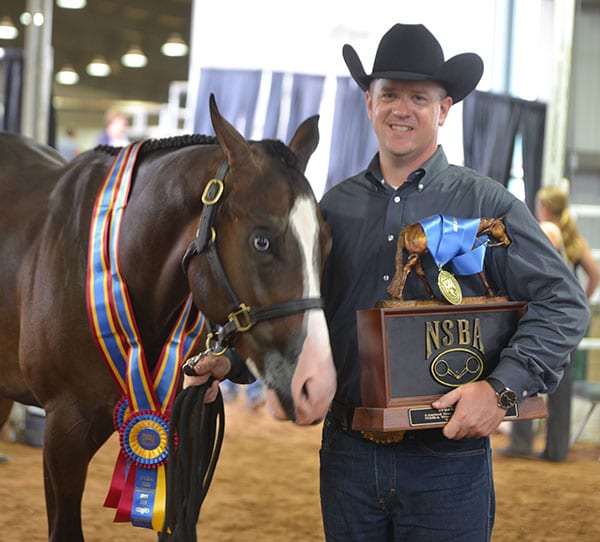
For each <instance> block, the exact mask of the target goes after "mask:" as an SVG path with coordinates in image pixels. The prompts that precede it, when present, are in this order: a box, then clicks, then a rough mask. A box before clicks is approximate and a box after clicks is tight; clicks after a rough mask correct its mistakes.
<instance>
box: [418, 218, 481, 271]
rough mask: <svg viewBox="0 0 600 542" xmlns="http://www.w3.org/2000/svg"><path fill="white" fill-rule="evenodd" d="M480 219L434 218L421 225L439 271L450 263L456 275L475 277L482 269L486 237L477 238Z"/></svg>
mask: <svg viewBox="0 0 600 542" xmlns="http://www.w3.org/2000/svg"><path fill="white" fill-rule="evenodd" d="M479 222H480V219H479V218H456V217H453V216H445V215H433V216H430V217H429V218H426V219H424V220H421V221H420V224H421V226H423V230H424V231H425V235H426V236H427V248H428V249H429V252H431V255H432V256H433V259H434V260H435V263H436V265H437V266H438V267H439V268H440V269H441V268H442V267H443V266H444V265H446V264H447V263H449V262H450V263H451V265H452V269H453V271H454V272H455V273H456V274H457V275H474V274H476V273H479V272H480V271H481V270H482V269H483V260H484V258H485V249H486V246H487V241H488V238H487V236H485V235H484V236H482V237H481V238H479V239H478V238H477V231H478V230H479Z"/></svg>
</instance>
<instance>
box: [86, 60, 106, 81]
mask: <svg viewBox="0 0 600 542" xmlns="http://www.w3.org/2000/svg"><path fill="white" fill-rule="evenodd" d="M85 71H86V72H88V74H89V75H91V76H92V77H107V76H108V75H110V65H109V64H108V62H106V58H104V57H103V56H102V55H98V56H96V57H94V58H93V60H92V61H91V62H90V63H89V64H88V65H87V66H86V67H85Z"/></svg>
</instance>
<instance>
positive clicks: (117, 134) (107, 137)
mask: <svg viewBox="0 0 600 542" xmlns="http://www.w3.org/2000/svg"><path fill="white" fill-rule="evenodd" d="M104 125H105V128H104V131H103V132H102V133H101V134H100V136H99V137H98V140H97V141H96V144H97V145H110V146H112V147H125V146H126V145H129V137H128V136H127V117H126V116H125V115H124V114H123V113H121V112H120V111H117V110H116V109H109V110H108V111H107V112H106V115H105V116H104Z"/></svg>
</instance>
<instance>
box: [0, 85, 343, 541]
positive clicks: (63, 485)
mask: <svg viewBox="0 0 600 542" xmlns="http://www.w3.org/2000/svg"><path fill="white" fill-rule="evenodd" d="M210 113H211V119H212V123H213V126H214V129H215V133H216V135H217V137H216V139H215V138H206V137H205V138H204V139H203V140H201V141H200V139H199V138H197V137H195V136H184V137H179V138H170V139H165V140H154V141H153V140H150V141H147V142H145V143H144V144H143V145H142V146H141V148H140V151H139V158H138V161H137V163H136V165H135V169H134V171H133V177H132V183H133V184H132V187H131V192H130V196H129V201H128V204H127V206H126V208H125V210H124V212H123V218H122V226H121V233H120V240H119V245H118V247H119V248H118V255H119V258H120V271H121V273H122V275H123V278H124V280H125V283H126V285H127V287H128V290H129V295H130V299H131V305H132V306H133V312H134V316H135V320H136V323H137V327H138V329H139V335H140V337H141V342H142V344H143V348H144V350H145V353H146V358H147V362H148V368H149V370H150V371H152V369H153V367H154V365H155V364H156V362H157V359H158V357H159V354H160V352H161V348H162V345H163V343H164V342H165V340H166V338H167V335H168V334H169V331H170V329H171V328H172V326H173V324H174V321H175V320H176V318H177V315H178V314H179V311H180V310H181V307H182V305H183V304H184V301H185V300H186V299H187V298H188V297H189V295H190V292H191V294H192V298H193V301H194V304H195V306H196V307H197V308H198V309H200V310H201V311H202V313H203V314H204V315H205V317H206V319H207V320H208V321H210V322H212V323H214V324H218V325H224V327H228V326H229V327H231V324H228V323H229V322H231V320H232V318H231V314H237V312H236V311H238V309H239V307H237V306H235V305H234V300H233V299H232V295H234V296H236V298H239V300H241V301H242V302H243V307H244V309H243V311H242V315H241V316H240V317H239V318H240V319H241V320H242V325H240V326H238V327H235V328H234V329H233V334H232V336H231V338H230V342H231V344H232V345H233V346H235V348H236V349H237V350H238V351H239V352H240V353H241V355H242V356H243V357H244V359H246V360H247V362H248V363H249V365H251V366H252V367H253V370H254V371H255V372H256V373H257V374H258V375H259V376H260V377H261V378H262V379H263V380H264V382H265V383H266V385H267V387H268V388H269V391H270V393H269V394H268V395H269V397H268V398H269V401H270V405H269V408H270V410H271V411H272V412H273V413H274V415H275V416H276V417H277V418H281V419H292V420H294V421H295V422H296V423H297V424H301V425H302V424H311V423H313V422H315V421H317V420H320V419H321V418H322V417H323V416H324V415H325V413H326V411H327V408H328V406H329V403H330V401H331V399H332V397H333V394H334V391H335V370H334V367H333V362H332V358H331V351H330V346H329V337H328V333H327V327H326V322H325V317H324V313H323V311H322V310H321V309H320V308H319V305H318V304H314V303H308V304H303V303H304V302H303V300H307V299H308V300H315V299H318V298H319V297H320V290H319V285H320V276H321V270H322V265H323V262H324V259H325V257H326V255H327V253H328V251H329V246H330V237H329V233H328V231H327V228H326V226H325V224H324V222H323V221H322V218H321V216H320V214H319V211H318V206H317V203H316V201H315V197H314V194H313V192H312V190H311V187H310V184H309V183H308V181H307V180H306V178H305V176H304V170H305V167H306V164H307V161H308V159H309V158H310V156H311V154H312V153H313V152H314V150H315V148H316V146H317V143H318V129H317V121H318V119H317V118H316V117H312V118H310V119H307V120H306V121H305V122H304V123H302V125H301V126H300V127H299V128H298V130H297V131H296V133H295V135H294V137H293V138H292V140H291V142H290V144H289V146H285V145H284V144H283V143H281V142H278V141H272V140H264V141H246V140H245V139H244V138H243V137H242V136H241V135H240V134H239V133H238V132H237V131H236V130H235V128H234V127H233V126H232V125H231V124H230V123H229V122H227V121H226V120H225V119H224V118H223V117H222V116H221V115H220V113H219V111H218V109H217V106H216V103H215V101H214V98H213V97H211V101H210ZM112 154H114V153H112ZM113 159H114V156H112V155H111V153H110V152H109V149H102V148H98V149H94V150H91V151H88V152H86V153H84V154H82V155H80V156H79V157H77V158H75V159H74V160H73V161H72V162H70V163H64V161H63V160H62V159H61V158H60V157H59V156H58V155H57V154H56V153H55V152H53V150H52V149H50V148H47V147H44V146H40V145H37V144H35V143H33V142H32V141H30V140H28V139H26V138H23V137H19V136H17V135H14V134H0V202H1V203H0V206H1V209H2V212H1V213H0V232H1V235H0V262H1V263H0V397H3V398H4V399H1V400H2V401H3V404H6V401H7V400H13V401H18V402H21V403H24V404H27V405H37V406H41V407H43V408H44V409H45V411H46V430H45V435H44V447H43V462H44V482H45V494H46V505H47V514H48V524H49V538H50V540H52V541H58V540H60V541H69V542H76V541H80V540H83V534H82V527H81V512H80V504H81V498H82V493H83V489H84V484H85V479H86V471H87V468H88V463H89V461H90V459H91V458H92V456H93V455H94V454H95V452H96V451H97V450H98V449H99V448H100V446H102V444H103V443H104V442H105V441H106V440H107V439H108V437H109V436H110V435H111V434H112V433H113V431H114V430H115V428H114V425H113V409H114V407H115V404H116V403H117V401H118V400H119V398H120V393H119V390H118V389H117V387H116V386H115V383H114V381H113V378H112V375H111V374H110V372H109V370H108V368H107V366H106V364H105V362H104V360H103V358H102V357H101V355H100V353H99V351H98V349H97V347H96V344H95V342H94V338H93V336H92V332H91V329H90V322H89V320H88V314H87V310H86V269H87V261H88V239H89V237H90V223H91V217H92V212H93V208H94V203H95V200H96V197H97V193H98V191H99V188H100V186H101V184H102V182H103V180H104V179H105V178H106V176H107V172H108V171H109V169H110V168H111V165H112V163H113ZM224 162H226V163H227V165H228V170H227V171H226V173H225V176H224V180H223V181H222V184H221V185H220V187H221V189H222V195H221V194H219V195H220V204H219V205H218V208H215V209H214V211H215V212H214V214H213V215H212V216H211V228H210V242H211V243H213V244H214V247H215V249H216V250H214V251H213V252H212V254H213V258H209V257H207V252H209V251H202V250H196V251H194V250H193V251H191V252H190V251H188V253H187V257H186V262H185V266H184V267H185V272H184V271H183V270H182V258H183V256H184V254H186V249H187V248H188V247H189V246H190V245H191V244H192V245H193V243H194V240H195V239H196V232H197V231H199V230H201V229H202V227H203V226H202V224H201V227H200V228H199V227H198V224H199V220H200V216H201V213H202V211H203V209H204V208H206V207H207V205H209V203H210V204H212V201H206V198H205V194H204V195H203V192H204V189H205V187H206V185H207V184H208V183H209V181H210V182H214V177H215V175H216V172H217V170H219V169H220V168H219V166H220V165H221V164H223V163H224ZM211 179H212V180H211ZM215 199H216V198H215ZM215 255H217V256H216V257H217V259H218V260H219V265H216V264H215V263H214V261H212V260H214V259H215ZM223 275H225V277H226V278H224V276H223ZM288 302H290V303H292V305H294V304H295V305H294V306H293V307H292V309H290V310H287V311H286V310H276V311H275V313H274V314H271V315H270V316H269V317H265V319H264V320H262V321H259V322H258V323H256V324H255V325H251V324H252V323H254V322H249V320H251V319H252V318H253V316H252V315H253V314H254V312H253V311H254V310H256V311H259V310H260V309H261V308H264V309H266V310H268V308H269V307H276V308H281V307H283V308H284V309H285V308H286V304H287V303H288ZM249 307H251V308H252V311H250V312H247V310H248V308H249ZM288 309H289V307H288ZM236 318H238V317H236V316H234V318H233V320H234V322H235V321H236ZM246 324H250V325H246ZM246 328H248V329H247V330H246ZM200 350H202V348H201V349H200ZM180 383H181V381H179V384H180ZM2 410H6V409H0V411H2ZM4 422H5V419H0V426H1V425H2V424H3V423H4ZM24 520H26V518H25V517H24Z"/></svg>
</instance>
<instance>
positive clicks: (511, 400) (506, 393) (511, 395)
mask: <svg viewBox="0 0 600 542" xmlns="http://www.w3.org/2000/svg"><path fill="white" fill-rule="evenodd" d="M516 402H517V394H516V393H515V392H514V391H512V390H509V389H504V390H503V391H502V392H501V393H500V394H499V395H498V406H500V407H502V408H507V409H508V408H511V407H513V406H515V403H516Z"/></svg>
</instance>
